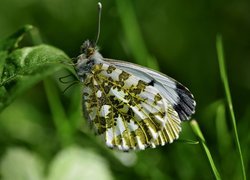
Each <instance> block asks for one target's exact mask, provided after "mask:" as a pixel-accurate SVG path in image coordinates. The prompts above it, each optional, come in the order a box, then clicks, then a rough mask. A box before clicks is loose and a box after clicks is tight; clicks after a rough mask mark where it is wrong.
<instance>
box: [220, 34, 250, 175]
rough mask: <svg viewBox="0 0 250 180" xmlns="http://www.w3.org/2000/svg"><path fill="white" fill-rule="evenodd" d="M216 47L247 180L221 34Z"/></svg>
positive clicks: (236, 141) (243, 171)
mask: <svg viewBox="0 0 250 180" xmlns="http://www.w3.org/2000/svg"><path fill="white" fill-rule="evenodd" d="M216 48H217V54H218V61H219V68H220V75H221V80H222V83H223V85H224V90H225V93H226V98H227V102H228V106H229V111H230V116H231V120H232V125H233V130H234V137H235V143H236V146H237V149H238V152H239V157H240V162H241V170H242V176H243V179H244V180H246V179H247V178H246V171H245V166H244V161H243V156H242V152H241V147H240V141H239V137H238V132H237V126H236V120H235V115H234V110H233V103H232V98H231V94H230V89H229V84H228V78H227V73H226V68H225V60H224V53H223V44H222V37H221V35H217V39H216Z"/></svg>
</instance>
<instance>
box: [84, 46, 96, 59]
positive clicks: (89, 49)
mask: <svg viewBox="0 0 250 180" xmlns="http://www.w3.org/2000/svg"><path fill="white" fill-rule="evenodd" d="M94 52H95V49H94V48H92V47H89V48H87V49H86V57H87V58H88V57H90V56H91V55H93V54H94Z"/></svg>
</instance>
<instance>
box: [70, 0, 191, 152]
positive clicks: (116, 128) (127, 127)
mask: <svg viewBox="0 0 250 180" xmlns="http://www.w3.org/2000/svg"><path fill="white" fill-rule="evenodd" d="M98 6H99V10H100V9H101V4H100V3H98ZM99 30H100V12H99V27H98V36H97V40H98V38H99ZM97 40H96V42H97ZM96 42H95V43H92V42H90V41H89V40H87V41H85V42H84V43H83V45H82V54H80V55H79V56H78V57H77V58H76V61H77V62H76V63H75V65H74V68H75V70H76V74H77V75H78V78H79V80H80V82H82V83H83V86H84V87H83V92H82V94H83V96H82V100H83V101H82V106H83V111H84V114H85V116H86V119H87V120H88V122H89V124H90V126H91V127H92V129H93V130H94V131H95V133H96V134H97V135H99V136H101V137H102V138H103V139H104V141H105V143H106V145H107V146H108V147H109V148H114V149H118V150H121V151H129V150H144V149H145V148H148V147H151V148H155V147H156V146H159V145H161V146H163V145H165V144H167V143H172V142H173V141H174V140H175V139H177V138H178V137H179V133H180V131H181V122H182V121H185V120H188V119H189V118H190V116H191V115H192V114H194V112H195V106H196V102H195V100H194V97H193V95H192V94H191V93H190V91H189V90H188V89H187V88H186V87H185V86H183V85H182V84H180V83H179V82H177V81H176V80H174V79H172V78H170V77H168V76H167V75H165V74H162V73H160V72H157V71H155V70H152V69H149V68H146V67H143V66H140V65H137V64H133V63H129V62H125V61H120V60H114V59H107V58H103V57H102V55H101V54H100V53H99V51H98V48H97V46H96V44H97V43H96Z"/></svg>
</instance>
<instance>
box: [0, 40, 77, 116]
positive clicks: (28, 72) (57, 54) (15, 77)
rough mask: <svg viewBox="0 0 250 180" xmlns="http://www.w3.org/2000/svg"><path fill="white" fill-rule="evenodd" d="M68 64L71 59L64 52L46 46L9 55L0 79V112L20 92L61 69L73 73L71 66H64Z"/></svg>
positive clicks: (20, 50)
mask: <svg viewBox="0 0 250 180" xmlns="http://www.w3.org/2000/svg"><path fill="white" fill-rule="evenodd" d="M69 62H71V59H70V58H69V57H68V56H67V55H66V54H65V53H64V52H62V51H61V50H59V49H57V48H55V47H52V46H48V45H39V46H33V47H26V48H22V49H17V50H15V51H13V52H12V53H10V54H9V55H8V56H7V58H6V60H5V63H4V67H3V73H2V76H1V79H0V111H1V110H2V109H3V108H5V107H6V106H7V105H8V104H10V103H11V102H12V101H13V100H14V99H15V98H16V97H17V96H18V95H20V94H21V93H22V92H24V91H25V90H27V89H28V88H30V87H31V86H33V85H34V84H36V83H37V82H39V81H40V80H42V79H44V78H45V77H46V76H48V75H51V74H53V73H54V72H56V71H58V70H60V69H61V68H68V69H69V70H70V71H72V72H74V71H73V68H72V67H71V66H67V65H65V63H69Z"/></svg>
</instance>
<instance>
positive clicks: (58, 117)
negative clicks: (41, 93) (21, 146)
mask: <svg viewBox="0 0 250 180" xmlns="http://www.w3.org/2000/svg"><path fill="white" fill-rule="evenodd" d="M44 87H45V92H46V94H47V98H48V103H49V106H50V109H51V113H52V117H53V121H54V124H55V126H56V130H57V134H58V137H59V139H60V142H61V144H62V145H63V146H67V145H69V144H71V143H72V142H73V131H72V128H71V126H70V123H69V122H68V119H67V117H66V114H65V111H64V108H63V106H62V104H61V101H60V98H59V95H58V90H57V88H56V86H55V83H54V82H53V81H52V79H50V78H47V79H45V80H44Z"/></svg>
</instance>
